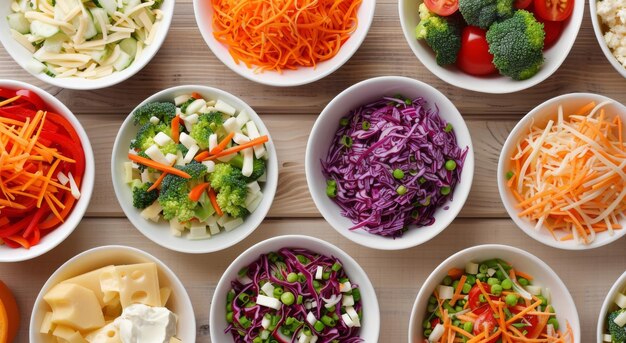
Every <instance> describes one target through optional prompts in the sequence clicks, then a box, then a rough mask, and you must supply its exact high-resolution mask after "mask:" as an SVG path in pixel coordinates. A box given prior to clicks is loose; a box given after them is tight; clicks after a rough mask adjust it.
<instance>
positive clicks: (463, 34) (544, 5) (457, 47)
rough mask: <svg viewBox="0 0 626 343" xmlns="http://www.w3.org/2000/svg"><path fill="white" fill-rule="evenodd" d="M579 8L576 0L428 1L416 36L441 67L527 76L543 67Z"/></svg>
mask: <svg viewBox="0 0 626 343" xmlns="http://www.w3.org/2000/svg"><path fill="white" fill-rule="evenodd" d="M573 8H574V0H425V1H424V2H423V3H421V4H420V6H419V16H420V22H419V24H418V25H417V27H416V28H415V36H416V38H417V39H418V40H424V41H425V42H426V44H428V46H430V48H431V49H432V50H433V52H434V53H435V57H436V61H437V64H439V65H441V66H445V65H453V64H456V66H457V67H458V68H459V69H460V70H461V71H463V72H465V73H467V74H470V75H476V76H487V75H492V74H495V73H496V72H499V73H500V74H501V75H504V76H508V77H511V78H512V79H514V80H525V79H528V78H530V77H532V76H534V75H535V74H536V73H537V72H538V71H539V69H540V68H541V66H542V65H543V62H544V57H543V50H545V49H548V48H550V47H551V46H552V45H554V43H555V42H556V41H557V40H558V39H559V36H560V35H561V31H562V30H563V23H564V21H565V20H567V19H568V18H569V17H570V15H571V14H572V11H573Z"/></svg>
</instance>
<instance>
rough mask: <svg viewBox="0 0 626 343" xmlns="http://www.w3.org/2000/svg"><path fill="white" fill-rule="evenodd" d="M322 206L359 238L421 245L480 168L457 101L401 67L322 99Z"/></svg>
mask: <svg viewBox="0 0 626 343" xmlns="http://www.w3.org/2000/svg"><path fill="white" fill-rule="evenodd" d="M305 170H306V177H307V184H308V186H309V191H310V192H311V196H312V198H313V201H314V203H315V205H316V206H317V208H318V210H319V211H320V213H321V214H322V215H323V216H324V218H325V219H326V220H327V221H328V223H329V224H330V225H331V226H332V227H333V228H334V229H335V230H337V232H339V233H340V234H341V235H343V236H344V237H346V238H348V239H350V240H352V241H353V242H355V243H358V244H361V245H364V246H367V247H370V248H373V249H384V250H396V249H406V248H410V247H414V246H416V245H419V244H422V243H424V242H426V241H428V240H430V239H431V238H433V237H435V236H436V235H437V234H439V233H440V232H441V231H443V230H444V229H445V228H446V227H447V226H448V225H449V224H450V223H451V222H452V220H454V218H455V217H456V215H457V214H458V213H459V212H460V211H461V208H462V207H463V205H464V204H465V200H466V199H467V196H468V194H469V191H470V188H471V185H472V179H473V176H474V175H473V174H474V152H473V149H472V140H471V137H470V134H469V131H468V129H467V126H466V125H465V121H464V120H463V117H462V116H461V114H460V113H459V111H458V110H457V109H456V107H455V106H454V104H453V103H452V102H451V101H450V100H449V99H447V98H446V97H445V95H443V94H442V93H441V92H439V91H437V90H436V89H435V88H433V87H431V86H429V85H427V84H425V83H422V82H420V81H417V80H414V79H409V78H405V77H399V76H386V77H378V78H373V79H369V80H365V81H363V82H360V83H357V84H356V85H354V86H352V87H350V88H348V89H346V90H345V91H343V92H342V93H340V94H339V95H337V96H336V97H335V98H334V99H333V100H332V101H331V102H330V103H329V104H328V105H327V106H326V108H324V110H323V111H322V113H321V114H320V116H319V117H318V119H317V121H316V122H315V125H314V126H313V130H312V132H311V135H310V137H309V142H308V144H307V151H306V157H305Z"/></svg>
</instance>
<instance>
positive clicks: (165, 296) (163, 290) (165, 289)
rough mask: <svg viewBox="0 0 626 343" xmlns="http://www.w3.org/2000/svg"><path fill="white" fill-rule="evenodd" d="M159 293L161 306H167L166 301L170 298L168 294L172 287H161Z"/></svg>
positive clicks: (170, 292) (170, 293)
mask: <svg viewBox="0 0 626 343" xmlns="http://www.w3.org/2000/svg"><path fill="white" fill-rule="evenodd" d="M160 294H161V306H163V307H167V306H165V305H167V301H168V300H170V296H171V295H172V289H171V288H169V287H162V288H161V290H160Z"/></svg>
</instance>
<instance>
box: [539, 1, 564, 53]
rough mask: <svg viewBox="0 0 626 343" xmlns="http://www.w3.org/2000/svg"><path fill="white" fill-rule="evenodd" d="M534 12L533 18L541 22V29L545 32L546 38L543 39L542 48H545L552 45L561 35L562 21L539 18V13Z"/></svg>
mask: <svg viewBox="0 0 626 343" xmlns="http://www.w3.org/2000/svg"><path fill="white" fill-rule="evenodd" d="M533 12H535V18H536V19H537V21H538V22H540V23H543V30H544V31H545V32H546V38H545V39H544V41H543V49H544V50H546V49H548V48H550V47H552V46H553V45H554V43H556V42H557V41H558V40H559V37H561V32H563V22H562V21H551V20H545V19H543V18H541V16H540V15H539V14H537V13H536V11H535V10H534V9H533Z"/></svg>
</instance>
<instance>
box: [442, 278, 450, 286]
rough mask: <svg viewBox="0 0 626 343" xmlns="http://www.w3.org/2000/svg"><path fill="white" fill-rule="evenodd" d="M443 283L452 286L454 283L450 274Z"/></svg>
mask: <svg viewBox="0 0 626 343" xmlns="http://www.w3.org/2000/svg"><path fill="white" fill-rule="evenodd" d="M443 284H444V285H446V286H450V285H451V284H452V278H451V277H449V276H446V277H444V278H443Z"/></svg>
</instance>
